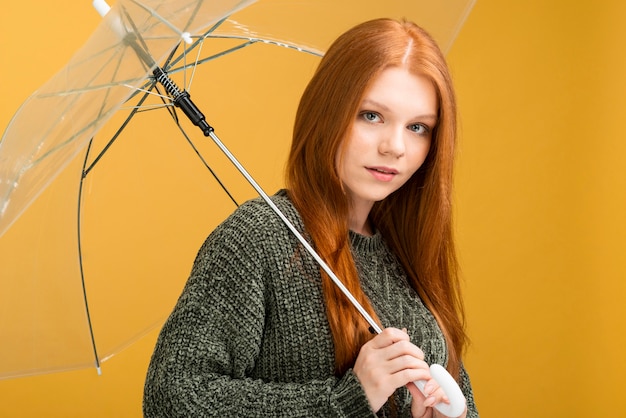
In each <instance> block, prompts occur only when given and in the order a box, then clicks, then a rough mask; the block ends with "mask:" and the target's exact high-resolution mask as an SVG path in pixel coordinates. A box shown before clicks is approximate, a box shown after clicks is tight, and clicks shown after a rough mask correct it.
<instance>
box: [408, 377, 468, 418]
mask: <svg viewBox="0 0 626 418" xmlns="http://www.w3.org/2000/svg"><path fill="white" fill-rule="evenodd" d="M407 389H408V390H409V392H411V395H412V397H413V401H412V403H411V415H412V416H413V418H436V417H444V416H445V415H443V414H442V413H441V412H439V411H436V410H435V409H434V408H432V407H433V406H435V405H437V404H438V403H439V402H444V403H450V401H449V399H448V397H447V396H446V394H445V393H444V392H443V389H441V388H440V387H439V384H438V383H437V381H436V380H434V379H430V380H428V381H427V382H426V385H425V386H424V393H425V394H426V396H425V395H424V394H423V393H422V392H421V391H420V390H419V389H418V388H417V386H415V384H414V383H412V382H411V383H409V384H408V385H407ZM466 415H467V408H466V409H465V411H464V412H463V414H462V415H460V416H459V417H458V418H465V416H466ZM454 418H457V417H454Z"/></svg>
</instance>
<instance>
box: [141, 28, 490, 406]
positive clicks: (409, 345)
mask: <svg viewBox="0 0 626 418" xmlns="http://www.w3.org/2000/svg"><path fill="white" fill-rule="evenodd" d="M455 112H456V109H455V99H454V93H453V89H452V83H451V80H450V76H449V73H448V70H447V66H446V64H445V60H444V58H443V56H442V54H441V52H440V50H439V48H438V47H437V45H436V44H435V43H434V41H433V40H432V39H431V38H430V37H429V36H428V34H427V33H425V32H424V31H423V30H422V29H420V28H419V27H417V26H416V25H414V24H412V23H409V22H398V21H394V20H390V19H378V20H374V21H370V22H366V23H363V24H361V25H358V26H356V27H355V28H353V29H351V30H349V31H348V32H346V33H345V34H343V35H342V36H340V37H339V38H338V39H337V40H336V41H335V42H334V43H333V45H332V46H331V47H330V49H329V50H328V52H327V53H326V55H325V57H324V58H323V59H322V61H321V63H320V66H319V68H318V70H317V71H316V73H315V75H314V76H313V78H312V80H311V82H310V83H309V85H308V86H307V88H306V90H305V92H304V94H303V96H302V99H301V102H300V106H299V108H298V112H297V115H296V121H295V127H294V135H293V142H292V148H291V152H290V157H289V161H288V165H287V175H286V184H287V189H286V190H281V191H279V192H278V193H277V194H276V195H274V196H273V197H272V199H273V201H274V203H275V204H276V205H277V206H278V207H279V209H280V210H281V211H282V212H283V213H284V214H285V216H287V218H289V219H290V221H291V222H292V223H293V224H294V225H295V226H296V227H297V228H298V229H299V230H300V231H302V232H303V234H305V236H306V237H307V238H308V239H309V240H310V242H311V243H312V244H313V246H314V247H315V249H316V251H317V252H318V254H319V255H320V256H321V257H322V258H323V259H324V260H325V261H326V262H327V263H328V264H329V266H330V267H331V268H332V269H333V271H334V272H335V273H336V275H337V276H338V277H339V278H341V280H342V282H343V283H344V284H345V286H346V287H347V288H348V289H349V290H350V292H351V293H352V294H353V295H354V296H355V298H356V299H357V300H358V301H359V302H360V303H361V304H362V305H363V306H364V307H365V309H366V310H367V311H368V312H369V313H370V315H371V316H372V317H374V318H375V319H376V320H377V321H379V323H380V324H381V325H383V326H386V327H388V328H385V329H384V330H383V332H382V333H380V334H379V335H376V336H374V335H373V333H372V332H371V329H370V327H369V325H368V323H367V322H366V321H365V320H364V319H363V318H362V317H361V315H360V314H359V313H358V312H357V310H356V309H355V308H354V307H353V306H352V304H350V303H349V302H348V300H347V299H346V297H345V296H344V295H343V294H342V293H341V292H340V291H339V290H338V289H337V287H336V286H335V285H334V284H333V283H332V281H331V280H330V279H329V278H328V277H327V276H326V274H325V273H323V272H321V271H320V268H319V266H318V265H317V264H316V263H315V261H314V260H313V258H312V257H311V256H310V255H309V254H308V253H307V252H306V251H304V250H303V248H302V246H301V245H300V244H298V242H297V241H296V239H295V237H294V236H293V234H291V233H290V232H289V230H288V229H287V228H286V227H285V225H284V224H283V223H282V221H281V220H280V219H279V218H278V217H277V216H276V214H275V213H273V211H272V210H271V209H270V208H269V206H268V205H267V204H266V203H264V202H263V201H261V200H259V199H256V200H253V201H249V202H247V203H245V204H243V205H242V206H241V207H239V208H238V209H237V210H236V211H235V213H234V214H233V215H231V216H230V217H229V218H228V219H227V220H226V221H225V222H223V223H222V224H221V225H220V226H218V227H217V228H216V229H215V231H213V233H211V234H210V236H209V237H208V238H207V240H206V242H205V243H204V245H203V246H202V248H201V249H200V251H199V253H198V256H197V258H196V261H195V263H194V267H193V270H192V273H191V276H190V278H189V280H188V282H187V285H186V286H185V289H184V291H183V293H182V295H181V297H180V299H179V301H178V303H177V305H176V307H175V309H174V311H173V312H172V314H171V316H170V318H169V319H168V321H167V322H166V324H165V325H164V327H163V330H162V331H161V334H160V336H159V340H158V342H157V345H156V348H155V352H154V355H153V358H152V361H151V364H150V368H149V371H148V376H147V380H146V387H145V395H144V414H145V416H147V417H165V416H181V417H183V416H184V417H191V416H193V417H200V416H259V417H265V416H285V417H296V416H318V417H332V416H337V417H363V416H375V415H379V416H412V417H436V416H441V415H440V413H439V412H438V411H436V410H435V409H433V408H432V407H433V405H435V404H437V403H439V402H446V401H447V400H446V398H445V395H444V394H443V392H442V390H441V389H440V388H439V387H438V385H437V383H436V381H434V380H433V379H432V378H431V376H430V371H429V369H428V364H432V363H438V364H444V365H446V367H447V369H448V370H449V371H450V373H451V374H452V375H453V376H455V378H457V380H458V381H459V383H460V386H461V389H462V391H463V393H464V396H465V398H466V402H467V409H466V411H465V412H464V413H463V415H462V416H464V417H465V416H467V417H477V416H478V413H477V411H476V407H475V405H474V401H473V395H472V389H471V385H470V382H469V378H468V376H467V373H466V372H465V369H464V368H463V365H462V361H461V353H462V351H463V348H464V346H465V344H466V336H465V332H464V327H463V310H462V303H461V296H460V293H459V283H458V278H457V274H456V260H455V256H454V246H453V242H452V223H451V205H450V193H451V182H452V160H453V152H454V140H455V134H456V133H455V124H456V115H455ZM417 380H424V381H426V382H427V383H426V388H425V393H426V396H424V395H422V393H421V392H419V391H418V390H417V389H416V387H415V386H414V385H413V383H412V382H414V381H417Z"/></svg>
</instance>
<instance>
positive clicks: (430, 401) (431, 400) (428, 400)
mask: <svg viewBox="0 0 626 418" xmlns="http://www.w3.org/2000/svg"><path fill="white" fill-rule="evenodd" d="M434 404H435V397H434V396H430V397H428V398H426V400H425V401H424V406H433V405H434Z"/></svg>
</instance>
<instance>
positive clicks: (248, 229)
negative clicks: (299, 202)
mask: <svg viewBox="0 0 626 418" xmlns="http://www.w3.org/2000/svg"><path fill="white" fill-rule="evenodd" d="M270 201H271V203H272V205H273V206H274V208H272V207H271V206H270V204H269V203H268V202H266V201H265V200H264V199H263V198H261V197H257V198H255V199H251V200H248V201H246V202H245V203H243V204H242V205H240V206H239V207H238V208H237V209H236V210H235V211H234V212H233V213H232V214H231V215H230V216H229V217H228V218H227V219H226V220H225V221H224V222H222V223H221V224H220V225H219V226H218V227H217V228H216V230H215V231H216V232H218V233H219V232H221V231H226V230H236V231H237V232H238V233H241V234H244V235H246V236H249V235H254V234H264V233H267V232H270V231H272V232H273V233H276V232H280V231H282V230H286V226H285V225H284V223H283V221H282V220H281V218H280V216H279V215H278V214H277V213H276V211H275V209H278V210H279V211H280V212H281V213H282V214H283V215H284V216H285V217H286V218H287V219H288V220H289V221H290V222H292V223H293V224H294V225H296V226H298V227H300V226H301V220H300V215H299V214H298V212H297V211H296V209H295V208H294V206H293V204H292V203H291V201H290V200H289V197H288V195H287V192H286V190H284V189H282V190H279V191H278V192H277V193H275V194H274V195H273V196H271V197H270ZM299 229H300V228H299Z"/></svg>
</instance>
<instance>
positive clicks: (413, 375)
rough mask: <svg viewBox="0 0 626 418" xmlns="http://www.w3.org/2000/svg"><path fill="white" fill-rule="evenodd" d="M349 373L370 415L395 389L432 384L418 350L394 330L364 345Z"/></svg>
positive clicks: (388, 329)
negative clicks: (418, 383)
mask: <svg viewBox="0 0 626 418" xmlns="http://www.w3.org/2000/svg"><path fill="white" fill-rule="evenodd" d="M353 370H354V373H355V375H356V376H357V378H358V379H359V381H360V383H361V386H362V387H363V390H364V391H365V395H366V396H367V400H368V401H369V403H370V406H371V407H372V409H373V410H374V412H378V410H379V409H380V408H381V407H382V406H383V405H384V404H385V402H386V401H387V399H389V397H390V396H391V395H392V394H393V392H394V391H395V390H396V389H397V388H399V387H402V386H405V385H407V384H408V383H410V382H414V381H416V380H432V379H431V376H430V369H429V368H428V365H427V364H426V362H425V361H424V353H423V352H422V350H420V349H419V348H418V347H417V346H416V345H414V344H412V343H411V342H410V339H409V336H408V334H407V333H406V331H403V330H399V329H397V328H386V329H385V330H383V332H382V333H380V334H379V335H377V336H376V337H374V338H373V339H372V340H370V341H368V342H367V343H366V344H364V345H363V347H361V351H360V352H359V355H358V357H357V359H356V362H355V364H354V368H353ZM435 383H436V382H435ZM411 385H412V384H411ZM415 389H416V390H417V388H415ZM434 392H435V397H436V398H435V399H436V400H437V401H439V400H441V399H442V398H441V394H439V393H437V392H436V390H435V391H434ZM440 392H441V393H442V391H441V390H440ZM422 398H423V397H422ZM429 409H430V408H429Z"/></svg>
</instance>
